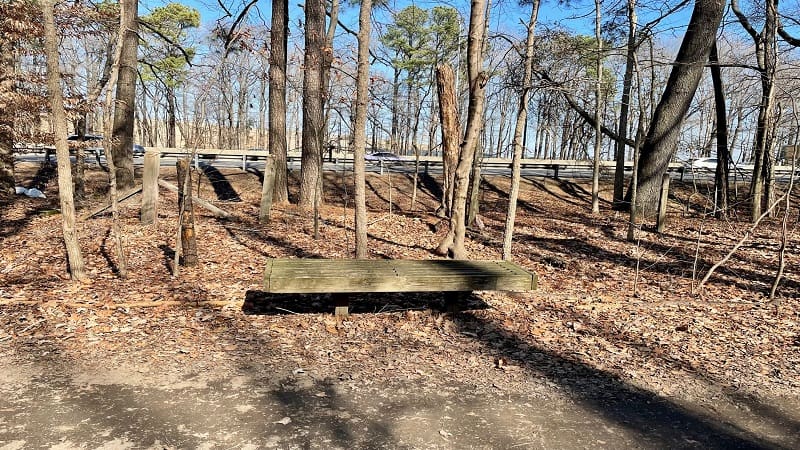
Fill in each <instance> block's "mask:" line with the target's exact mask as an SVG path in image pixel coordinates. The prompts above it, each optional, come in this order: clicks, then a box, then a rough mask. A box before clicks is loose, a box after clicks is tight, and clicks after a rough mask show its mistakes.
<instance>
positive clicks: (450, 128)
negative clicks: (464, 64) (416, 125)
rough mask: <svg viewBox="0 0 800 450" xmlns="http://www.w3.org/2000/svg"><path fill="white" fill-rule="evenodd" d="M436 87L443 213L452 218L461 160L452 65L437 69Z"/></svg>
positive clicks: (456, 99) (441, 66)
mask: <svg viewBox="0 0 800 450" xmlns="http://www.w3.org/2000/svg"><path fill="white" fill-rule="evenodd" d="M436 85H437V89H438V93H439V119H440V121H441V123H442V206H441V213H442V214H443V215H444V216H445V217H450V215H451V211H452V210H453V192H454V190H455V189H454V185H455V177H456V165H458V160H459V153H460V151H459V145H458V144H459V142H458V141H459V140H460V139H459V133H460V132H461V125H460V124H459V120H458V98H457V97H456V93H455V74H454V72H453V67H452V66H451V65H450V64H441V65H439V67H437V68H436Z"/></svg>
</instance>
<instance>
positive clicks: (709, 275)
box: [697, 191, 790, 290]
mask: <svg viewBox="0 0 800 450" xmlns="http://www.w3.org/2000/svg"><path fill="white" fill-rule="evenodd" d="M789 194H790V192H788V191H787V192H786V193H785V194H783V196H781V198H779V199H778V200H776V201H775V203H773V204H772V205H770V207H769V209H767V210H766V211H764V213H763V214H761V217H759V218H758V220H756V221H755V222H754V223H753V225H751V226H750V228H749V229H748V230H747V232H746V233H745V234H744V236H742V238H741V239H739V242H737V243H736V245H734V246H733V248H732V249H731V251H729V252H728V254H727V255H725V257H724V258H722V259H721V260H720V261H719V262H718V263H716V264H714V265H713V266H712V267H711V268H710V269H708V273H706V276H704V277H703V280H702V281H700V284H698V285H697V289H698V290H700V289H701V288H702V287H703V285H704V284H706V281H708V279H709V278H711V275H713V274H714V272H715V271H716V270H717V269H718V268H719V267H720V266H722V265H723V264H725V263H726V262H728V260H729V259H731V256H733V254H734V253H736V250H739V247H741V246H742V245H743V244H744V243H745V242H747V239H748V238H749V237H750V235H751V234H753V231H755V229H756V228H757V227H758V225H759V224H760V223H761V220H762V219H764V218H765V217H767V216H768V215H769V214H770V213H771V212H772V210H773V209H775V207H776V206H778V203H780V202H782V201H783V199H784V198H786V197H787V196H788V195H789Z"/></svg>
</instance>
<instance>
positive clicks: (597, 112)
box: [592, 0, 603, 214]
mask: <svg viewBox="0 0 800 450" xmlns="http://www.w3.org/2000/svg"><path fill="white" fill-rule="evenodd" d="M601 4H602V2H601V0H594V9H595V16H594V17H595V19H594V36H595V40H596V41H597V63H596V66H595V69H596V70H597V78H596V79H595V85H594V167H593V169H592V213H593V214H599V213H600V151H601V149H602V145H603V134H602V133H601V131H600V120H601V118H602V111H601V108H600V106H601V105H602V102H603V99H602V95H603V36H602V35H601V34H600V17H601V11H600V6H601Z"/></svg>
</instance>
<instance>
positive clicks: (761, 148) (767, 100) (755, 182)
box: [731, 0, 778, 222]
mask: <svg viewBox="0 0 800 450" xmlns="http://www.w3.org/2000/svg"><path fill="white" fill-rule="evenodd" d="M765 6H766V14H765V16H764V26H763V28H762V29H761V31H760V32H758V31H756V30H755V28H753V26H752V25H751V23H750V20H749V19H748V18H747V16H746V15H745V14H744V13H743V12H742V10H741V8H739V2H738V1H737V0H732V1H731V8H732V9H733V12H734V14H736V17H737V18H738V19H739V23H741V24H742V27H744V29H745V31H747V33H748V34H749V35H750V37H751V38H752V39H753V42H754V43H755V47H756V61H757V63H758V73H759V75H760V78H761V101H760V103H759V109H758V122H757V125H756V135H755V143H754V157H755V161H753V163H754V164H753V178H752V180H751V182H750V195H751V196H752V198H753V203H752V207H751V211H750V220H751V221H753V222H755V221H756V220H757V219H758V218H759V217H760V216H761V211H762V210H763V209H764V208H766V207H767V206H768V205H769V204H770V203H771V201H772V200H771V196H772V195H771V194H772V164H773V161H772V153H771V150H772V145H773V142H774V135H773V126H774V118H775V117H774V114H775V112H774V108H775V70H776V68H777V64H778V54H777V49H778V44H777V25H778V11H777V9H778V6H777V0H766V1H765Z"/></svg>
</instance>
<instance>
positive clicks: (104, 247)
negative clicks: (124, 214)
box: [100, 228, 174, 275]
mask: <svg viewBox="0 0 800 450" xmlns="http://www.w3.org/2000/svg"><path fill="white" fill-rule="evenodd" d="M110 237H111V229H110V228H109V229H108V230H106V233H105V234H104V235H103V240H102V241H101V242H100V254H101V255H103V259H105V260H106V263H108V267H110V268H111V272H112V273H114V274H115V275H118V274H119V266H117V263H115V262H114V258H113V257H112V256H111V253H110V252H109V251H108V240H109V238H110ZM112 245H114V244H112ZM162 247H164V246H163V245H162ZM170 250H171V249H170ZM162 251H163V249H162ZM173 256H174V252H173Z"/></svg>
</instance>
